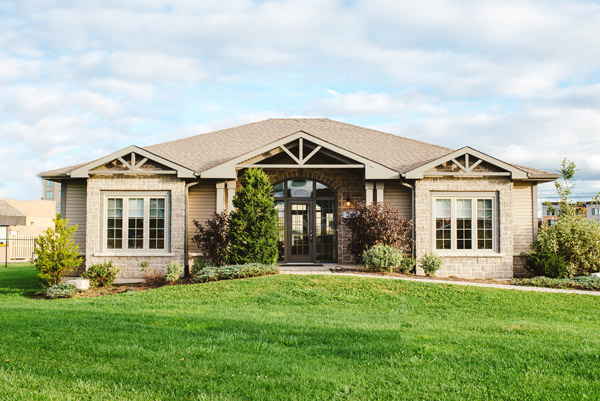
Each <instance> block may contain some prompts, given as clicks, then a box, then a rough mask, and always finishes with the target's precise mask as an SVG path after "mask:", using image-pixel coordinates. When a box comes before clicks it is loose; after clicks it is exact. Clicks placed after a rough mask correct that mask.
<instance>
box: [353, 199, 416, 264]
mask: <svg viewBox="0 0 600 401" xmlns="http://www.w3.org/2000/svg"><path fill="white" fill-rule="evenodd" d="M344 224H346V225H347V226H348V228H349V229H350V231H351V233H352V238H351V239H350V252H351V253H352V254H353V255H354V257H355V259H356V262H357V263H360V262H361V259H362V257H363V255H364V252H365V251H366V250H367V249H370V248H371V247H372V246H374V245H376V244H384V245H389V246H391V247H393V248H397V249H399V250H401V251H403V252H405V253H409V252H410V250H411V245H412V238H411V230H412V221H411V220H407V219H406V218H405V217H404V216H402V215H401V214H400V212H399V211H398V209H396V208H394V207H392V206H390V205H388V204H387V203H384V202H374V203H372V204H370V205H367V204H366V203H365V202H358V203H357V204H356V206H355V210H354V211H352V212H351V213H350V216H349V217H347V218H346V219H345V220H344Z"/></svg>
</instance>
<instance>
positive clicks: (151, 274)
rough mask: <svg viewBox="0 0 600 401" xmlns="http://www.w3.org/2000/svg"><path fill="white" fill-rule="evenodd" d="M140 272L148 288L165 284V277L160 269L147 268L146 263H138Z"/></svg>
mask: <svg viewBox="0 0 600 401" xmlns="http://www.w3.org/2000/svg"><path fill="white" fill-rule="evenodd" d="M139 266H140V271H142V272H144V276H145V277H144V282H145V283H146V284H147V285H149V286H153V287H154V286H158V285H162V284H164V282H165V275H164V273H163V272H162V269H159V268H156V267H149V266H148V262H146V261H144V262H140V264H139Z"/></svg>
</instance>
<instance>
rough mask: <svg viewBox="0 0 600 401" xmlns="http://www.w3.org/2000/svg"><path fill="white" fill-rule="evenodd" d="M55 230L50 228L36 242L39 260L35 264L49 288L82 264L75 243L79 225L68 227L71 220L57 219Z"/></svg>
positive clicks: (55, 220)
mask: <svg viewBox="0 0 600 401" xmlns="http://www.w3.org/2000/svg"><path fill="white" fill-rule="evenodd" d="M53 221H54V228H49V229H47V230H46V232H45V233H44V234H42V235H40V236H39V237H37V239H36V241H35V250H34V252H35V254H36V255H37V258H36V259H35V260H34V261H33V264H34V265H35V267H37V269H38V270H39V271H40V273H39V274H38V277H39V278H40V280H41V281H42V282H44V283H45V284H46V285H48V286H52V285H55V284H58V283H60V280H61V279H62V278H63V277H64V276H65V274H67V273H68V272H70V271H72V270H73V269H75V268H77V267H78V266H79V265H80V264H81V259H80V258H79V246H78V245H77V244H75V242H74V241H73V236H74V235H75V231H77V227H78V226H77V225H74V226H72V227H67V223H68V222H69V220H65V219H61V218H56V219H54V220H53Z"/></svg>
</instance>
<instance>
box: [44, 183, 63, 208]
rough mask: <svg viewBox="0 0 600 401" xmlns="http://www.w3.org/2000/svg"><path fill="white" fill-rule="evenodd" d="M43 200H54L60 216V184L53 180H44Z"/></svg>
mask: <svg viewBox="0 0 600 401" xmlns="http://www.w3.org/2000/svg"><path fill="white" fill-rule="evenodd" d="M42 200H52V201H55V202H56V214H60V208H61V206H62V205H61V202H60V182H53V181H51V180H42Z"/></svg>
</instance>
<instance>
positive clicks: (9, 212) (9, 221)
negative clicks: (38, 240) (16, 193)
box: [0, 199, 56, 262]
mask: <svg viewBox="0 0 600 401" xmlns="http://www.w3.org/2000/svg"><path fill="white" fill-rule="evenodd" d="M55 211H56V203H55V202H54V201H45V200H16V199H0V261H2V262H5V261H7V260H29V259H31V257H32V254H33V246H34V239H35V237H37V236H38V235H40V234H42V233H43V232H44V231H46V230H47V229H48V228H50V227H54V222H53V221H52V219H54V218H55Z"/></svg>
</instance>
